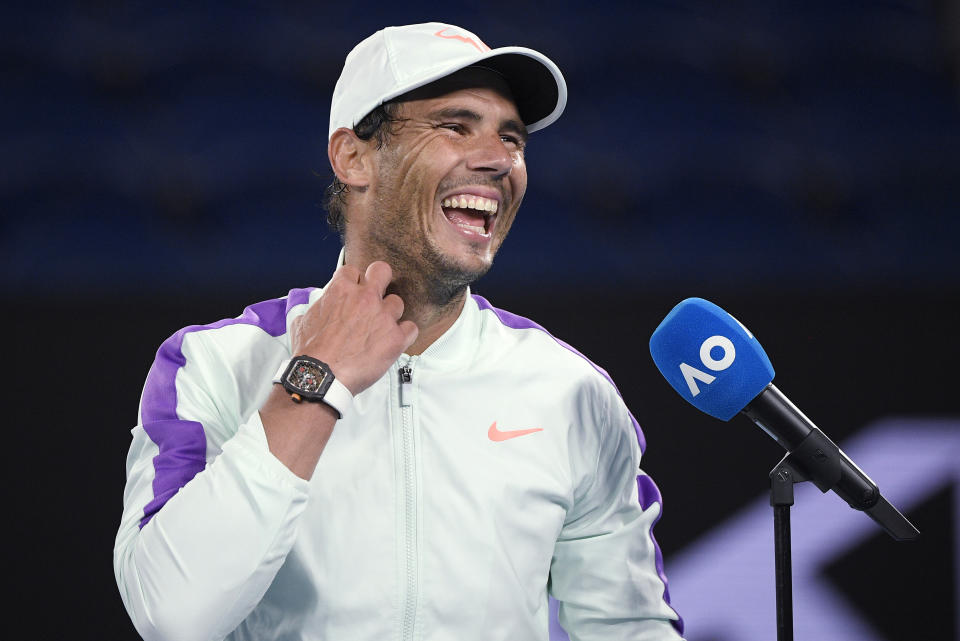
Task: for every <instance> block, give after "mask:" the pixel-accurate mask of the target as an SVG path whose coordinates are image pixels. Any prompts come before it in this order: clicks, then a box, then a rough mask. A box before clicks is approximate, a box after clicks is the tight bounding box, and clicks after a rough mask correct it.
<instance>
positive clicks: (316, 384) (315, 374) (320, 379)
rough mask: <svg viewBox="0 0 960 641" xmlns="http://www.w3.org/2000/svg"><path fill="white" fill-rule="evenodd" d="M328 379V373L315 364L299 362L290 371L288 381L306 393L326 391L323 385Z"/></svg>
mask: <svg viewBox="0 0 960 641" xmlns="http://www.w3.org/2000/svg"><path fill="white" fill-rule="evenodd" d="M326 379H327V372H325V371H324V370H323V368H322V367H319V366H318V365H316V364H315V363H311V362H310V361H304V360H298V361H297V362H296V363H294V365H293V367H292V368H291V369H290V374H289V375H288V376H287V380H288V381H290V383H292V384H293V385H294V386H295V387H297V388H298V389H300V390H302V391H304V392H306V393H308V394H309V393H317V392H321V391H325V390H324V389H323V384H324V382H325V381H326Z"/></svg>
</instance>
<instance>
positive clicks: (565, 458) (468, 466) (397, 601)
mask: <svg viewBox="0 0 960 641" xmlns="http://www.w3.org/2000/svg"><path fill="white" fill-rule="evenodd" d="M321 295H322V290H320V289H312V290H293V291H291V292H290V294H289V295H288V296H287V297H286V298H282V299H276V300H271V301H266V302H263V303H259V304H257V305H253V306H251V307H249V308H247V309H246V311H245V312H244V314H243V315H242V316H240V317H239V318H236V319H231V320H226V321H221V322H219V323H214V324H212V325H206V326H193V327H188V328H185V329H183V330H181V331H180V332H178V333H177V334H175V335H174V336H172V337H171V338H170V339H169V340H167V341H166V342H165V343H164V344H163V345H162V346H161V347H160V349H159V351H158V352H157V359H156V361H155V362H154V365H153V367H152V368H151V370H150V373H149V375H148V377H147V381H146V384H145V386H144V391H143V397H142V399H141V404H140V420H139V424H138V425H137V426H136V427H135V428H134V429H133V443H132V445H131V447H130V452H129V455H128V459H127V485H126V489H125V492H124V511H123V517H122V522H121V524H120V528H119V532H118V534H117V540H116V546H115V549H114V569H115V572H116V577H117V583H118V585H119V587H120V593H121V595H122V598H123V602H124V604H125V606H126V608H127V611H128V613H129V614H130V617H131V618H132V620H133V623H134V625H135V626H136V628H137V630H138V631H139V632H140V634H141V635H143V637H144V638H145V639H147V640H149V641H152V640H154V639H163V640H167V641H189V640H192V639H198V640H200V639H203V640H206V639H222V638H225V637H226V638H229V639H232V640H237V641H239V640H241V639H243V640H246V639H249V640H251V641H252V640H256V641H265V640H268V639H284V640H289V639H303V640H321V639H324V640H331V639H332V640H337V641H341V640H345V641H363V640H368V639H369V640H371V641H373V640H376V641H384V640H386V639H396V640H397V641H408V640H409V641H413V640H415V639H416V640H421V641H447V640H456V641H469V640H472V639H476V640H478V641H479V640H483V641H495V640H500V639H503V640H511V641H513V640H527V639H530V640H536V641H545V640H546V639H548V638H550V632H549V627H550V625H549V622H548V592H549V594H550V595H551V596H552V597H554V598H556V599H557V600H558V601H559V602H560V622H561V623H562V624H563V626H564V627H565V628H566V630H567V631H568V633H569V635H570V638H571V639H574V640H577V639H584V640H586V639H603V640H619V639H630V640H640V639H658V640H659V639H679V638H680V636H679V634H678V632H677V630H680V631H681V632H682V624H681V623H680V621H679V617H678V616H677V614H676V613H675V612H674V610H673V609H672V608H671V607H670V605H669V595H668V593H667V591H666V579H665V577H664V575H663V568H662V560H661V556H660V550H659V548H658V547H657V545H656V542H655V541H654V539H653V534H652V527H653V524H654V523H655V522H656V520H657V519H658V517H659V516H660V495H659V492H658V491H657V489H656V486H655V485H654V484H653V481H652V480H650V478H649V477H647V476H646V475H644V474H643V473H642V472H640V471H639V467H638V465H639V460H640V453H641V445H642V439H643V436H642V434H641V433H640V430H639V427H638V426H637V424H636V421H634V420H633V417H632V416H631V415H630V413H629V412H628V410H627V408H626V407H625V405H624V403H623V401H622V400H621V398H620V396H619V394H618V392H617V390H616V388H615V387H614V385H613V383H612V382H611V381H610V380H609V378H608V377H607V375H606V373H605V372H603V370H601V369H599V368H597V367H596V366H595V365H593V364H592V363H590V362H589V361H588V360H587V359H586V358H584V357H583V356H582V355H580V354H579V353H577V352H576V351H574V350H573V349H572V348H570V347H569V346H567V345H565V344H563V343H561V342H560V341H558V340H556V339H555V338H553V337H552V336H550V335H549V334H548V333H547V332H546V331H545V330H543V328H541V327H539V326H537V325H535V324H533V323H532V322H530V321H528V320H526V319H523V318H521V317H518V316H514V315H512V314H509V313H507V312H503V311H501V310H497V309H494V308H492V307H491V306H490V304H489V303H487V301H485V300H484V299H482V298H480V297H479V296H468V297H467V301H466V304H465V305H464V309H463V311H462V313H461V314H460V317H459V318H458V320H457V321H456V323H455V324H454V325H453V326H452V327H451V328H450V329H449V330H448V331H447V332H446V333H445V334H444V335H443V336H442V337H441V338H440V339H439V340H437V341H436V342H435V343H434V344H433V345H431V346H430V347H429V348H428V349H427V350H426V351H425V352H424V353H423V354H422V355H420V356H419V357H408V356H406V355H403V356H401V358H400V359H399V360H398V361H397V362H396V363H395V364H394V365H393V366H391V368H390V369H389V370H388V371H387V373H386V374H385V375H384V376H383V377H382V378H381V379H380V380H379V381H377V382H376V383H375V384H374V385H373V386H371V387H370V388H369V389H367V390H365V391H364V392H362V393H361V394H359V395H357V397H356V399H355V405H354V409H353V410H352V412H351V413H350V414H349V415H348V416H346V417H345V418H344V419H342V420H340V421H338V423H337V425H336V427H335V429H334V431H333V435H332V436H331V438H330V441H329V442H328V443H327V446H326V449H325V450H324V452H323V455H322V456H321V457H320V462H319V463H318V465H317V468H316V471H315V473H314V475H313V478H312V479H311V480H310V481H309V482H308V481H305V480H303V479H301V478H299V477H297V476H295V475H294V474H293V473H292V472H290V470H289V469H287V468H286V467H285V466H284V465H283V464H282V463H281V462H280V461H279V460H277V459H276V458H274V456H273V455H272V454H271V453H270V452H269V450H268V448H267V442H266V437H265V435H264V432H263V426H262V424H261V423H260V418H259V414H258V411H257V410H258V408H259V407H260V405H261V404H262V403H263V401H264V400H265V398H266V396H267V394H268V392H269V391H270V388H271V385H272V383H271V379H272V377H273V375H274V373H275V372H276V370H277V367H278V365H279V363H280V362H281V361H283V360H284V359H286V358H289V357H290V356H291V353H290V339H289V336H288V333H287V332H288V328H289V327H290V322H291V320H292V319H293V318H295V317H296V316H298V315H300V314H303V313H304V312H305V311H306V309H307V306H308V305H309V304H310V303H313V302H314V301H316V300H317V299H318V298H319V297H320V296H321ZM404 366H408V367H409V368H410V372H411V376H410V381H409V382H408V383H406V384H403V385H402V384H401V373H400V369H401V367H404ZM401 386H402V387H403V388H404V389H403V390H402V394H401ZM516 430H538V431H528V432H527V433H524V434H520V435H518V434H519V433H518V432H517V433H514V434H511V432H514V431H516ZM638 474H639V476H638ZM554 638H558V637H554Z"/></svg>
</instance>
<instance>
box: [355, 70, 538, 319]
mask: <svg viewBox="0 0 960 641" xmlns="http://www.w3.org/2000/svg"><path fill="white" fill-rule="evenodd" d="M410 97H411V98H412V99H411V100H409V101H406V102H403V103H401V105H400V113H399V117H400V118H401V119H402V120H403V122H402V123H400V124H399V125H398V126H397V127H396V128H395V130H394V134H393V136H391V137H390V138H389V140H388V142H387V144H386V145H385V146H384V147H383V148H382V149H381V150H379V151H378V152H377V153H376V155H375V161H374V162H375V169H376V171H375V175H374V178H373V180H372V182H371V184H370V200H369V201H368V202H369V203H370V205H371V207H372V209H371V210H370V211H368V212H367V216H365V222H366V223H367V224H366V225H365V227H366V228H365V229H363V230H358V231H362V233H363V234H364V236H365V244H367V248H368V249H369V251H370V254H368V255H372V257H374V258H381V259H384V260H387V261H388V262H390V263H391V265H392V266H393V267H394V270H395V272H397V273H398V276H399V277H400V278H404V279H411V280H412V279H417V280H420V281H421V282H425V283H426V284H427V285H428V287H429V288H431V289H432V290H433V291H431V297H436V300H435V301H433V302H440V303H443V302H447V300H449V298H450V297H451V296H453V295H454V294H456V293H457V292H459V291H462V289H463V287H464V286H465V285H467V284H469V283H471V282H473V281H474V280H476V279H477V278H479V277H480V276H482V275H483V274H485V273H486V272H487V270H489V269H490V266H491V265H492V263H493V257H494V255H495V254H496V253H497V250H498V249H499V248H500V245H501V244H502V243H503V240H504V238H506V236H507V232H508V231H509V230H510V226H511V225H512V223H513V219H514V217H515V216H516V214H517V209H518V208H519V207H520V201H521V200H522V199H523V195H524V192H525V191H526V188H527V170H526V165H525V164H524V153H523V147H524V144H525V141H526V129H525V127H524V126H523V123H522V121H521V120H520V116H519V114H518V113H517V108H516V106H515V105H514V103H513V99H512V97H511V95H510V93H509V90H508V89H507V86H506V84H505V83H504V82H503V81H502V79H500V78H499V77H498V76H497V75H496V74H494V73H493V72H490V71H486V70H481V69H466V70H463V71H461V72H458V73H457V74H454V75H452V76H450V77H448V78H445V79H443V80H440V81H438V82H436V83H433V84H431V85H429V86H428V87H427V88H425V89H423V90H418V91H416V92H414V93H413V94H412V95H411V96H410ZM444 298H446V300H443V299H444Z"/></svg>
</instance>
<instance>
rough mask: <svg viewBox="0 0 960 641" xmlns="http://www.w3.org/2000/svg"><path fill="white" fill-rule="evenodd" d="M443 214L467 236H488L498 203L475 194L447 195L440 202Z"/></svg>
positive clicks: (495, 216) (494, 219)
mask: <svg viewBox="0 0 960 641" xmlns="http://www.w3.org/2000/svg"><path fill="white" fill-rule="evenodd" d="M440 206H441V208H442V209H443V215H444V216H446V217H447V220H449V221H450V223H451V224H452V225H453V226H454V227H457V228H458V229H459V230H460V231H461V232H463V233H465V234H466V235H468V236H479V237H481V238H490V234H491V232H492V231H493V225H494V223H495V221H496V219H497V209H498V208H499V206H500V203H499V202H498V201H496V200H494V199H492V198H484V197H482V196H477V195H475V194H456V195H454V196H448V197H446V198H444V199H443V201H442V202H441V203H440Z"/></svg>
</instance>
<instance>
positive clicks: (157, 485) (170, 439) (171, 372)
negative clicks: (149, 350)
mask: <svg viewBox="0 0 960 641" xmlns="http://www.w3.org/2000/svg"><path fill="white" fill-rule="evenodd" d="M311 291H312V288H308V289H294V290H291V291H290V293H289V294H288V295H287V297H286V298H275V299H272V300H267V301H263V302H261V303H257V304H255V305H251V306H250V307H247V308H246V309H245V310H243V314H242V315H241V316H240V317H239V318H230V319H226V320H222V321H218V322H216V323H212V324H210V325H191V326H190V327H185V328H183V329H181V330H180V331H179V332H177V333H176V334H174V335H173V336H171V337H170V338H168V339H167V340H166V341H165V342H164V343H163V344H162V345H161V346H160V349H159V350H157V358H156V360H154V362H153V367H151V368H150V373H149V374H147V382H146V384H145V385H144V388H143V400H142V402H141V405H140V423H141V425H142V426H143V429H144V431H145V432H146V433H147V436H149V437H150V440H152V441H153V442H154V443H156V444H157V447H158V448H159V449H160V452H159V454H157V456H155V457H154V459H153V468H154V471H155V475H154V478H153V497H154V498H153V500H152V501H150V502H149V503H148V504H147V505H146V506H144V508H143V518H142V519H141V520H140V527H141V528H142V527H143V526H144V525H146V524H147V522H148V521H150V519H151V518H152V517H153V515H154V514H156V513H157V512H158V511H159V510H160V508H162V507H163V506H164V505H165V504H166V502H167V501H169V500H170V497H172V496H173V495H174V494H176V493H177V492H178V491H179V490H180V488H181V487H183V486H184V485H186V484H187V482H189V481H190V479H192V478H193V477H194V476H196V474H197V473H198V472H200V471H201V470H203V468H204V467H206V464H207V461H206V451H207V439H206V436H205V435H204V431H203V425H202V424H200V423H198V422H197V421H190V420H185V419H182V418H180V416H179V415H178V414H177V387H176V379H177V372H178V371H179V370H180V368H181V367H183V366H184V365H185V364H186V362H187V359H186V357H185V356H184V355H183V339H184V337H185V336H186V335H187V334H189V333H192V332H197V331H202V330H208V329H219V328H221V327H226V326H228V325H238V324H245V325H253V326H255V327H259V328H260V329H262V330H263V331H265V332H266V333H268V334H270V335H271V336H279V335H281V334H283V333H284V332H285V331H286V328H287V323H286V318H287V313H288V312H289V311H290V309H291V308H292V307H294V306H296V305H299V304H301V303H306V302H307V300H308V299H309V296H310V292H311ZM271 373H272V372H271Z"/></svg>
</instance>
